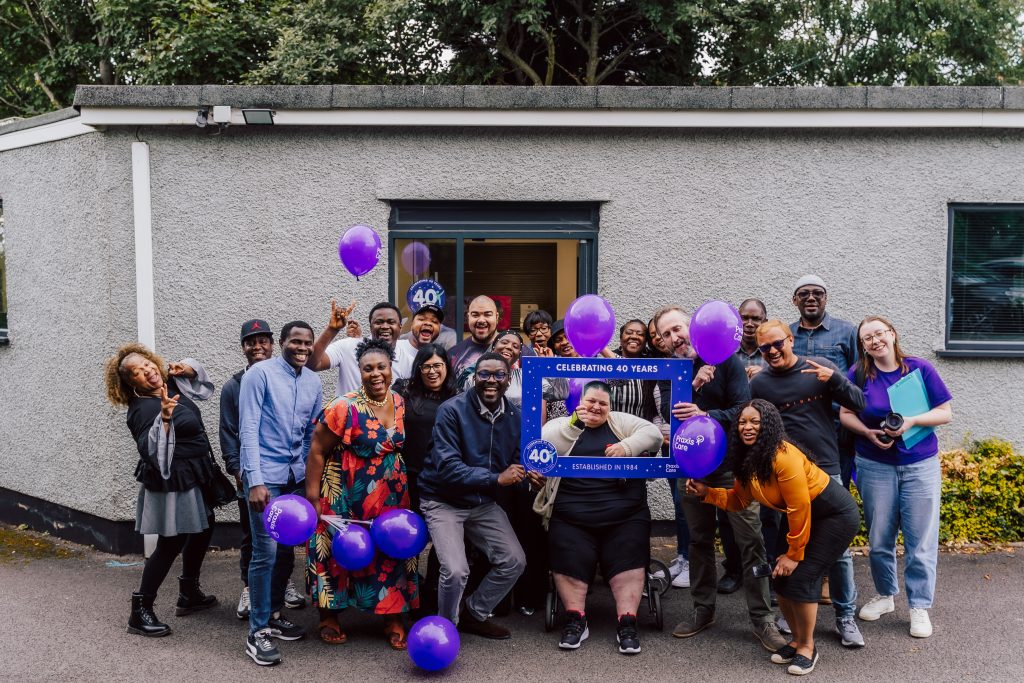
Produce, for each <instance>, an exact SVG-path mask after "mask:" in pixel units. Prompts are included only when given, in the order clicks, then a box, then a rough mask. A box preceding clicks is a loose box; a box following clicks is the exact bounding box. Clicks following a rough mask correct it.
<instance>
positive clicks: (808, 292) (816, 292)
mask: <svg viewBox="0 0 1024 683" xmlns="http://www.w3.org/2000/svg"><path fill="white" fill-rule="evenodd" d="M812 296H813V297H814V298H815V299H817V300H818V301H821V300H822V299H824V298H825V290H824V289H801V290H800V291H799V292H797V293H796V298H797V299H800V300H801V301H805V300H806V299H810V298H811V297H812Z"/></svg>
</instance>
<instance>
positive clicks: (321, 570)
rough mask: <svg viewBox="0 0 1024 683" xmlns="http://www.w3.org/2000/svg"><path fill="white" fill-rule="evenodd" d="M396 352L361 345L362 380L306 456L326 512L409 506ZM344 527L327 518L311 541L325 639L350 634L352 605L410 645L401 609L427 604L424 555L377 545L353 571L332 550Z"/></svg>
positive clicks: (322, 426) (363, 514)
mask: <svg viewBox="0 0 1024 683" xmlns="http://www.w3.org/2000/svg"><path fill="white" fill-rule="evenodd" d="M392 356H393V352H392V350H391V346H390V345H389V344H388V343H387V342H383V341H380V340H369V341H365V342H363V343H361V344H360V345H359V346H358V347H357V349H356V358H357V359H358V363H359V371H360V375H361V377H362V386H361V387H360V388H359V390H358V391H354V392H351V393H348V394H345V395H344V396H341V397H338V398H337V399H335V400H334V401H333V402H331V403H330V404H329V405H328V406H327V407H326V408H324V412H323V417H322V418H321V420H320V423H319V424H318V425H317V427H316V431H315V432H314V434H313V444H312V446H311V447H310V451H309V458H308V460H307V463H306V497H307V498H308V499H309V501H310V502H311V503H313V507H315V508H316V509H317V511H318V512H319V514H321V515H338V516H340V517H345V518H348V519H358V520H367V521H369V520H372V519H374V518H376V517H377V516H378V515H380V514H381V513H382V512H385V511H387V510H393V509H398V508H408V507H409V488H408V481H407V478H406V470H405V463H404V462H403V461H402V456H401V450H402V444H403V443H404V441H405V425H404V422H405V419H404V418H405V405H404V403H403V402H402V398H401V396H399V395H398V394H396V393H394V392H393V391H391V361H392ZM335 533H336V532H335V531H334V529H333V528H332V527H331V526H330V525H329V524H327V523H326V522H324V521H323V520H321V521H320V523H319V524H318V526H317V530H316V533H315V534H314V535H313V537H312V538H311V539H310V541H309V553H308V556H309V560H308V563H307V565H306V577H307V584H308V586H309V588H310V592H311V594H312V596H313V602H314V604H316V605H317V606H318V607H319V609H320V625H319V628H320V639H321V640H323V641H324V642H326V643H331V644H338V643H344V642H345V641H346V640H347V637H346V635H345V633H344V632H343V631H342V630H341V627H340V625H339V624H338V613H339V612H341V610H343V609H345V608H347V607H355V608H357V609H360V610H362V611H364V612H372V613H373V614H379V615H382V616H384V617H385V619H386V626H385V629H384V632H385V634H386V635H387V638H388V643H389V644H390V645H391V647H392V648H394V649H396V650H404V649H405V647H406V643H405V640H406V638H405V628H404V626H403V624H402V617H401V615H402V614H403V613H405V612H408V611H409V610H410V609H415V608H417V607H419V590H418V575H417V573H416V558H412V559H409V560H396V559H394V558H391V557H388V556H386V555H384V554H383V553H381V552H379V551H378V552H377V554H376V556H375V557H374V559H373V562H372V563H370V565H369V566H368V567H366V568H365V569H360V570H358V571H349V570H347V569H345V568H344V567H342V566H341V565H340V564H338V563H337V562H335V560H334V558H333V557H332V556H331V541H332V539H333V538H334V534H335Z"/></svg>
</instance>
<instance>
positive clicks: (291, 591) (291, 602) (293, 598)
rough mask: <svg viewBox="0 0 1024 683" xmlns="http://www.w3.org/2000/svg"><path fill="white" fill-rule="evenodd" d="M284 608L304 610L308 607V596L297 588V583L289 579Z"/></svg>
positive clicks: (285, 591)
mask: <svg viewBox="0 0 1024 683" xmlns="http://www.w3.org/2000/svg"><path fill="white" fill-rule="evenodd" d="M284 606H285V607H287V608H289V609H302V608H303V607H305V606H306V596H305V595H303V594H302V593H300V592H299V591H298V589H297V588H295V582H294V581H292V580H291V579H288V586H287V587H285V589H284Z"/></svg>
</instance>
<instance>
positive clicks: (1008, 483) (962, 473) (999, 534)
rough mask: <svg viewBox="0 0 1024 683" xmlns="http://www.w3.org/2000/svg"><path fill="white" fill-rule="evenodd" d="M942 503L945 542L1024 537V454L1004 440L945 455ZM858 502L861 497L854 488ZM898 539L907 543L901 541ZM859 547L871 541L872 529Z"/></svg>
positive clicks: (864, 533)
mask: <svg viewBox="0 0 1024 683" xmlns="http://www.w3.org/2000/svg"><path fill="white" fill-rule="evenodd" d="M939 458H940V460H941V462H942V507H941V512H940V523H939V542H940V543H944V544H947V545H956V544H962V543H1008V542H1011V541H1020V540H1024V457H1021V456H1020V455H1019V454H1017V453H1015V452H1014V451H1013V446H1012V445H1011V444H1010V443H1009V442H1007V441H1002V440H1000V439H986V440H984V441H975V442H974V443H972V444H970V445H968V446H967V447H966V448H959V449H957V450H953V451H946V452H943V453H940V454H939ZM854 497H855V498H856V499H857V504H858V505H861V501H860V495H859V494H858V493H857V492H856V491H854ZM897 542H900V543H901V542H902V539H898V540H897ZM853 544H854V545H868V541H867V528H866V527H865V526H864V523H863V522H861V529H860V531H859V532H858V534H857V536H856V537H855V538H854V540H853Z"/></svg>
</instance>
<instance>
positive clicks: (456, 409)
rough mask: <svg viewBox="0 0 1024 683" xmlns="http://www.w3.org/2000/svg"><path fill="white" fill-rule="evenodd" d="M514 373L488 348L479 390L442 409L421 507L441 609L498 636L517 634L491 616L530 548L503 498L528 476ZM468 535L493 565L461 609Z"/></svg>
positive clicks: (480, 364)
mask: <svg viewBox="0 0 1024 683" xmlns="http://www.w3.org/2000/svg"><path fill="white" fill-rule="evenodd" d="M510 376H511V369H510V368H509V365H508V360H507V359H506V358H505V357H504V356H502V355H500V354H497V353H494V352H490V351H489V352H486V353H484V354H483V355H481V356H480V357H479V358H478V359H477V361H476V374H475V376H474V381H473V389H472V390H470V391H466V392H464V393H462V394H459V395H458V396H456V397H454V398H451V399H449V400H447V401H445V402H444V403H443V404H441V407H440V408H438V411H437V420H436V422H435V423H434V433H433V444H432V447H431V450H430V453H429V454H428V455H427V459H426V462H425V463H424V465H423V471H422V472H421V473H420V476H419V486H420V509H421V510H422V512H423V517H424V518H425V519H426V521H427V527H428V529H429V530H430V537H431V539H433V542H434V549H435V550H436V551H437V557H438V559H439V560H440V562H441V580H440V583H439V585H438V590H437V608H438V614H439V615H440V616H442V617H445V618H447V619H450V620H451V621H452V622H453V623H455V624H457V625H458V627H459V630H461V631H464V632H466V633H474V634H476V635H479V636H483V637H484V638H492V639H496V640H503V639H506V638H510V637H511V635H512V633H511V631H509V630H508V629H507V628H505V627H504V626H501V625H500V624H496V623H494V622H493V621H492V620H491V619H490V618H489V615H490V614H491V612H492V611H493V610H494V607H495V606H496V605H497V604H498V603H499V602H501V600H502V598H504V597H505V595H507V594H508V592H509V591H510V590H512V587H513V586H514V585H515V583H516V580H517V579H518V578H519V577H520V575H521V574H522V573H523V570H524V569H525V568H526V556H525V554H524V553H523V548H522V546H520V545H519V541H518V540H517V539H516V534H515V531H513V529H512V525H511V524H510V523H509V521H508V517H507V516H506V514H505V512H504V511H503V510H502V509H501V507H500V506H499V505H498V503H497V498H498V495H499V490H500V489H501V488H502V487H507V486H514V485H516V484H519V483H520V482H522V481H523V480H524V479H526V478H527V474H526V471H525V469H524V468H523V466H522V465H521V464H519V435H520V413H519V411H518V410H517V409H516V407H515V406H514V405H513V404H512V403H511V402H510V401H508V400H506V399H505V391H506V390H507V389H508V385H509V378H510ZM531 474H532V473H531ZM529 478H530V479H531V480H535V479H536V476H531V477H529ZM466 539H469V541H470V543H472V544H473V545H474V546H476V548H477V549H478V550H479V551H480V552H482V553H483V554H484V555H485V556H486V557H487V560H488V562H489V563H490V565H491V567H490V571H488V572H487V575H486V576H484V578H483V581H481V582H480V585H479V587H478V588H477V589H476V590H475V591H474V592H473V594H472V595H470V596H469V597H468V598H466V602H465V607H464V608H463V609H462V611H461V613H460V611H459V603H460V602H461V600H462V593H463V591H464V590H465V588H466V582H467V580H468V579H469V562H468V560H467V558H466Z"/></svg>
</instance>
